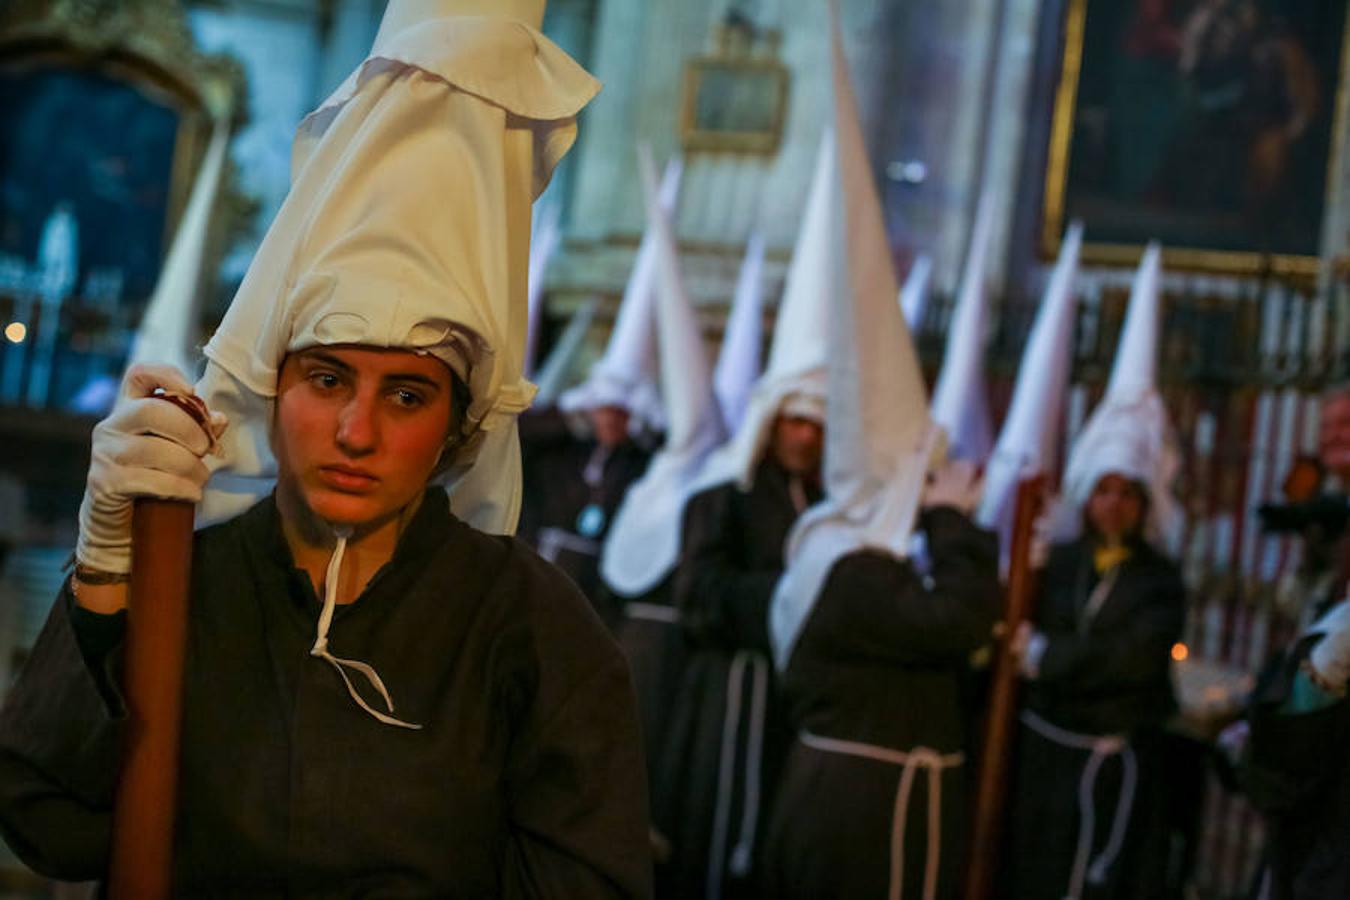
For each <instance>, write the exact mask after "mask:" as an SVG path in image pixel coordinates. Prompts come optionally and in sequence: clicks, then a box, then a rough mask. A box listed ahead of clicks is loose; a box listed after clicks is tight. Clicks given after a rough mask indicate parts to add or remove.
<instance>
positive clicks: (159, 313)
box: [127, 117, 230, 378]
mask: <svg viewBox="0 0 1350 900" xmlns="http://www.w3.org/2000/svg"><path fill="white" fill-rule="evenodd" d="M229 143H230V125H229V122H228V120H227V119H225V118H224V117H222V118H220V119H218V120H217V121H216V122H215V124H214V126H213V127H212V130H211V143H210V145H209V146H208V147H207V149H206V155H205V156H204V157H203V158H202V165H201V168H200V169H199V170H198V171H197V178H196V180H195V181H194V182H193V185H192V194H191V196H190V197H189V198H188V205H187V209H185V210H184V211H183V216H182V218H181V219H180V220H179V222H178V229H177V230H176V231H175V232H174V235H173V243H172V244H171V245H170V246H169V254H168V256H167V257H166V258H165V260H164V268H162V269H161V270H160V273H159V280H158V281H157V282H156V283H155V292H154V293H153V294H151V295H150V302H149V303H148V304H147V305H146V308H145V317H144V318H143V319H142V320H141V327H140V328H139V329H138V330H137V331H136V338H135V340H134V341H133V342H132V345H131V353H130V355H129V356H128V358H127V365H128V366H131V365H135V364H137V363H151V362H153V363H164V364H167V365H170V366H173V367H174V368H176V369H178V370H179V371H180V372H183V373H184V374H186V375H187V376H188V377H189V378H192V377H194V376H195V375H196V374H197V365H198V353H197V348H196V346H195V344H196V341H197V311H198V308H199V306H200V304H199V303H198V296H197V292H198V290H199V288H200V285H201V277H202V254H203V253H204V252H205V249H206V238H207V232H208V230H209V229H210V225H211V210H212V209H213V208H214V207H215V205H216V194H217V192H218V191H219V188H220V176H221V173H222V172H224V171H225V159H226V149H227V148H228V147H229Z"/></svg>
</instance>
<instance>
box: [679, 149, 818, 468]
mask: <svg viewBox="0 0 1350 900" xmlns="http://www.w3.org/2000/svg"><path fill="white" fill-rule="evenodd" d="M836 159H837V157H836V154H835V143H834V129H833V128H827V129H825V131H824V132H823V133H822V134H821V136H820V148H819V150H817V152H816V168H815V173H814V174H813V175H812V176H811V190H810V192H809V193H808V194H807V198H806V210H805V212H804V213H803V215H802V225H801V229H800V230H799V231H798V232H797V243H796V245H795V246H794V247H793V250H792V262H791V263H790V264H789V265H788V272H787V278H786V279H785V281H784V283H783V296H782V299H781V300H779V302H778V315H777V317H776V319H775V322H774V327H773V344H772V346H770V348H769V362H768V365H767V366H766V367H765V369H764V374H763V375H761V376H760V378H759V381H757V382H755V386H754V388H752V389H751V391H750V399H749V403H748V405H747V407H746V411H745V415H744V416H743V417H742V418H741V422H740V425H739V427H738V428H737V429H736V432H735V434H734V436H733V437H732V438H731V440H729V441H728V442H727V443H726V444H724V445H722V446H721V447H719V448H718V449H717V450H716V451H715V452H714V453H713V454H712V455H711V456H709V457H708V461H707V464H706V465H704V467H703V471H702V472H700V473H699V477H698V484H697V486H696V488H695V490H696V491H698V490H703V489H705V488H710V487H713V486H715V485H719V484H723V483H725V482H728V481H734V482H735V483H736V485H737V486H738V487H739V488H740V489H741V490H742V491H749V490H750V489H751V487H753V486H754V478H755V469H756V468H757V467H758V466H759V461H760V459H761V458H762V457H763V455H764V451H765V448H766V447H767V446H768V443H769V439H770V437H771V434H770V429H771V428H772V426H773V422H774V419H776V418H777V417H778V414H779V411H780V410H781V409H782V408H783V406H784V404H785V403H786V402H788V401H792V402H793V404H794V406H796V407H798V409H797V410H796V414H798V415H801V414H804V413H806V412H807V411H808V410H812V409H819V410H820V411H821V412H822V415H821V420H822V422H823V420H824V417H823V410H824V408H825V362H826V359H827V357H828V353H829V343H828V341H827V339H826V328H827V326H826V323H827V321H828V313H829V309H830V306H831V305H832V304H833V303H835V302H837V301H836V298H835V297H834V296H833V294H831V290H832V289H833V288H832V286H831V283H830V279H831V271H830V268H829V267H830V265H831V263H830V257H829V253H828V250H829V242H830V229H831V228H832V227H833V225H832V212H831V211H832V210H833V209H834V207H835V205H836V204H837V203H838V198H837V196H836V194H837V193H838V190H839V179H838V173H837V169H838V165H837V162H836ZM807 417H809V416H807Z"/></svg>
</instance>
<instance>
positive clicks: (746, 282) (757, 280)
mask: <svg viewBox="0 0 1350 900" xmlns="http://www.w3.org/2000/svg"><path fill="white" fill-rule="evenodd" d="M763 270H764V236H763V235H761V234H760V233H759V232H758V231H756V232H754V233H753V234H751V235H750V240H749V241H748V242H747V243H746V246H745V259H744V260H742V261H741V274H740V278H738V279H737V281H736V296H735V297H734V298H733V300H732V302H731V314H730V315H729V316H728V317H727V330H726V333H725V334H723V335H722V350H721V352H720V353H719V354H718V355H717V368H716V369H715V370H714V371H713V390H714V391H715V392H716V393H717V403H718V406H719V407H721V410H722V422H723V424H724V425H725V426H726V432H727V434H734V433H735V431H736V429H737V428H738V427H739V426H740V424H741V420H742V419H744V418H745V410H746V408H747V407H748V406H749V405H750V391H751V390H752V389H753V388H754V386H755V382H756V381H757V380H758V379H759V366H760V356H761V352H762V350H763V347H762V345H763V342H764V311H763V308H762V307H763V299H764V286H763V283H762V282H763Z"/></svg>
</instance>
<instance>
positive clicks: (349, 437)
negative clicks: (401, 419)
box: [337, 396, 379, 455]
mask: <svg viewBox="0 0 1350 900" xmlns="http://www.w3.org/2000/svg"><path fill="white" fill-rule="evenodd" d="M375 412H376V411H375V403H374V400H373V398H369V397H361V396H356V397H353V398H352V399H351V401H350V402H348V403H347V404H346V405H345V406H344V407H343V408H342V412H341V413H340V414H339V415H338V428H337V443H338V446H339V447H341V448H342V449H343V450H344V451H345V452H347V453H350V454H352V455H361V454H365V453H370V452H371V451H372V450H374V449H375V447H376V445H377V444H378V443H379V423H378V422H377V420H376V414H375Z"/></svg>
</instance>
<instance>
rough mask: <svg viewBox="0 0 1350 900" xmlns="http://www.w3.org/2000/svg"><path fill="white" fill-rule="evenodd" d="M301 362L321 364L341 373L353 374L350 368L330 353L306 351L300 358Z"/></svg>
mask: <svg viewBox="0 0 1350 900" xmlns="http://www.w3.org/2000/svg"><path fill="white" fill-rule="evenodd" d="M301 359H302V360H307V361H310V362H317V363H323V364H324V365H326V366H332V367H333V368H334V369H340V370H341V371H343V372H355V371H356V369H354V368H353V367H352V366H350V365H348V364H347V363H345V362H343V361H342V360H340V359H338V358H337V357H336V356H333V355H332V354H330V353H324V352H323V351H322V350H308V351H306V352H305V353H304V354H303V355H302V356H301Z"/></svg>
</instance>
